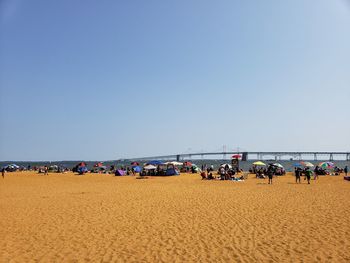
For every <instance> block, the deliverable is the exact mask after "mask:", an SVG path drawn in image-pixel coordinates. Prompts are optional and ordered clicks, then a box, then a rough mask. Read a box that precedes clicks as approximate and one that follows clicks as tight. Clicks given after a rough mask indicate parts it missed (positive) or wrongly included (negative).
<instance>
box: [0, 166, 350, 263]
mask: <svg viewBox="0 0 350 263" xmlns="http://www.w3.org/2000/svg"><path fill="white" fill-rule="evenodd" d="M0 179H1V180H0V218H1V220H0V236H1V239H0V262H88V261H91V262H349V261H350V251H349V247H350V238H349V237H350V221H349V219H350V182H347V181H345V180H343V176H337V177H331V176H326V177H320V179H319V180H318V181H316V182H315V181H311V185H307V184H306V183H305V181H302V184H301V185H297V184H295V183H294V177H293V176H291V175H287V176H284V177H279V178H277V179H276V180H274V184H273V185H268V184H267V180H262V179H255V178H254V176H252V175H251V176H250V177H249V179H248V180H246V181H244V182H231V181H202V180H201V179H200V176H199V175H198V174H195V175H192V174H181V175H180V176H174V177H154V178H150V179H144V180H137V179H136V178H135V177H114V176H112V175H101V174H86V175H84V176H76V175H73V174H72V173H68V174H49V175H48V176H42V175H38V174H36V173H31V172H22V173H20V172H19V173H7V174H6V177H5V179H2V178H0Z"/></svg>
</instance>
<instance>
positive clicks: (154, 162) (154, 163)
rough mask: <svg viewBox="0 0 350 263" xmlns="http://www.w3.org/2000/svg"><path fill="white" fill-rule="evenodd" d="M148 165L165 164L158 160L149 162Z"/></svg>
mask: <svg viewBox="0 0 350 263" xmlns="http://www.w3.org/2000/svg"><path fill="white" fill-rule="evenodd" d="M146 164H147V165H148V164H151V165H160V164H163V162H161V161H158V160H152V161H149V162H147V163H146Z"/></svg>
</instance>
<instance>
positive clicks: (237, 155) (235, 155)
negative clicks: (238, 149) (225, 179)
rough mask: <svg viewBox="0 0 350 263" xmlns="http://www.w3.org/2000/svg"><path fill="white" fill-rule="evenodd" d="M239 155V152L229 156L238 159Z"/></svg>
mask: <svg viewBox="0 0 350 263" xmlns="http://www.w3.org/2000/svg"><path fill="white" fill-rule="evenodd" d="M241 157H242V155H240V154H234V155H232V156H231V158H232V159H239V158H241Z"/></svg>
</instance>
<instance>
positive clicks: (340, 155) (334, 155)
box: [125, 151, 350, 161]
mask: <svg viewBox="0 0 350 263" xmlns="http://www.w3.org/2000/svg"><path fill="white" fill-rule="evenodd" d="M234 154H241V155H242V160H243V161H248V160H263V159H267V158H269V159H274V160H276V161H277V160H282V159H286V158H287V160H290V159H293V160H314V161H317V160H329V161H333V160H335V159H336V160H346V161H350V152H237V151H236V152H230V151H227V152H226V151H224V152H201V153H182V154H170V155H159V156H148V157H137V158H132V159H131V158H128V159H125V160H133V161H137V160H176V161H182V160H191V159H196V158H202V159H205V158H208V157H211V158H212V157H215V156H216V157H217V158H215V159H223V160H226V159H230V158H231V155H234ZM208 159H209V158H208Z"/></svg>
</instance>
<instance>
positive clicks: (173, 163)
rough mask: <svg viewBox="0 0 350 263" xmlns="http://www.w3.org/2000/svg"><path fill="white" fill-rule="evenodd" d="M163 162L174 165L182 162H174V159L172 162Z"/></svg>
mask: <svg viewBox="0 0 350 263" xmlns="http://www.w3.org/2000/svg"><path fill="white" fill-rule="evenodd" d="M165 164H166V165H168V164H172V165H175V166H179V165H182V163H180V162H176V161H173V162H166V163H165Z"/></svg>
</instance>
